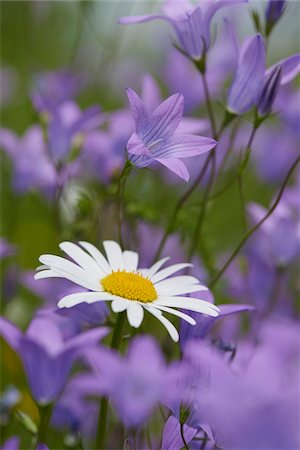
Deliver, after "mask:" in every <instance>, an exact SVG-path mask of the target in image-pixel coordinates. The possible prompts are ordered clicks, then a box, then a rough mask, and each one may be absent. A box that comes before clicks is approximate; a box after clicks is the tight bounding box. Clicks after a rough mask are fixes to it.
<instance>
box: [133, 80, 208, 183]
mask: <svg viewBox="0 0 300 450" xmlns="http://www.w3.org/2000/svg"><path fill="white" fill-rule="evenodd" d="M127 95H128V99H129V103H130V107H131V111H132V115H133V118H134V121H135V127H136V132H135V133H133V134H132V136H131V137H130V139H129V141H128V143H127V146H126V148H127V151H128V153H129V154H130V160H131V161H132V162H133V163H134V164H135V165H136V166H138V167H147V166H150V165H153V164H154V163H157V162H158V163H160V164H162V165H164V166H165V167H167V168H168V169H170V170H171V171H172V172H174V173H176V174H177V175H178V176H179V177H181V178H183V179H184V180H185V181H188V179H189V174H188V171H187V168H186V166H185V165H184V163H183V162H182V161H181V159H180V158H188V157H192V156H196V155H201V154H203V153H206V152H208V151H209V150H211V149H212V148H213V147H214V146H215V145H216V141H215V140H213V139H211V138H206V137H202V136H196V135H192V134H180V133H178V134H176V130H177V128H178V125H179V123H180V121H181V118H182V114H183V97H182V95H179V94H175V95H172V96H171V97H169V98H168V99H167V100H165V101H164V102H163V103H161V104H160V105H159V106H158V107H157V108H156V109H155V111H154V112H153V113H152V114H151V115H150V116H149V115H148V113H147V111H146V108H145V105H144V103H143V102H142V100H141V99H140V97H139V96H138V95H137V94H136V93H135V92H134V91H133V90H132V89H128V90H127Z"/></svg>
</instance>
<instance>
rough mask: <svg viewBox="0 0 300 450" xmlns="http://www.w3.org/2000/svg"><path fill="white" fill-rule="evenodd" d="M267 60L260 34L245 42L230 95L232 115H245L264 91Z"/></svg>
mask: <svg viewBox="0 0 300 450" xmlns="http://www.w3.org/2000/svg"><path fill="white" fill-rule="evenodd" d="M265 58H266V56H265V46H264V41H263V38H262V36H261V35H260V34H257V35H255V36H254V37H252V38H250V39H247V40H246V41H245V42H244V44H243V46H242V48H241V51H240V54H239V58H238V64H237V71H236V75H235V77H234V80H233V83H232V86H231V88H230V91H229V94H228V100H227V108H228V110H229V111H230V112H231V113H233V114H244V113H245V112H247V111H248V110H249V109H250V108H252V106H253V105H254V104H255V103H256V101H257V98H259V96H260V93H261V91H262V89H263V84H264V77H265Z"/></svg>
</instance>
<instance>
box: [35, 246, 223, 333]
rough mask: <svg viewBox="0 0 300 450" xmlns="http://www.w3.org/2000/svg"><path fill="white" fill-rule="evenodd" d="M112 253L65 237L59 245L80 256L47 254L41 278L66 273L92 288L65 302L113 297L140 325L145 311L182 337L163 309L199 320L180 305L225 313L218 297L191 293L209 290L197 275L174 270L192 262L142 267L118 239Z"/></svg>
mask: <svg viewBox="0 0 300 450" xmlns="http://www.w3.org/2000/svg"><path fill="white" fill-rule="evenodd" d="M103 246H104V250H105V253H106V257H105V256H104V255H103V254H102V253H101V252H100V251H99V250H98V249H97V248H96V247H95V246H94V245H92V244H90V243H88V242H79V245H76V244H73V243H72V242H62V243H61V244H60V245H59V247H60V249H61V250H63V251H64V252H65V253H66V254H67V255H68V256H69V257H70V258H71V259H73V261H74V262H71V261H69V260H68V259H65V258H62V257H60V256H55V255H48V254H47V255H42V256H41V257H40V258H39V261H40V262H41V263H42V264H43V266H41V267H39V268H38V271H37V273H36V274H35V279H36V280H38V279H42V278H52V277H59V278H66V279H67V280H70V281H72V282H73V283H75V284H77V285H79V286H82V287H83V288H85V289H88V290H89V291H88V292H86V291H85V292H79V293H73V294H70V295H67V296H65V297H63V298H62V299H61V300H60V301H59V302H58V307H59V308H71V307H72V306H75V305H78V304H80V303H83V302H86V303H94V302H99V301H110V302H111V308H112V310H113V311H114V312H115V313H117V312H122V311H126V313H127V318H128V322H129V324H130V325H131V326H132V327H135V328H138V327H139V326H140V325H141V323H142V321H143V318H144V311H147V312H148V313H150V314H152V315H153V316H154V317H156V318H157V319H158V320H159V321H160V322H161V323H162V324H163V325H164V326H165V328H166V329H167V331H168V332H169V334H170V336H171V338H172V339H173V340H174V341H175V342H177V341H178V340H179V334H178V332H177V330H176V328H175V327H174V325H173V324H172V323H171V322H170V321H169V319H167V318H166V317H165V316H164V315H163V313H169V314H173V315H175V316H178V317H180V318H181V319H183V320H185V321H187V322H188V323H190V324H191V325H195V324H196V321H195V319H193V318H192V317H190V316H189V315H187V314H186V313H183V312H182V311H179V310H177V309H176V308H180V309H184V310H190V311H195V312H200V313H203V314H207V315H209V316H212V317H217V316H218V315H219V309H218V308H217V307H216V306H215V305H214V304H212V303H209V302H207V301H205V300H201V299H199V298H193V297H190V296H189V295H190V294H192V293H193V292H200V291H207V288H206V287H205V286H203V285H202V284H200V282H199V280H198V279H197V278H195V277H193V276H189V275H181V276H173V277H171V275H173V274H175V273H176V272H178V271H180V270H182V269H185V268H187V267H189V266H191V264H188V263H182V264H174V265H171V266H169V267H166V268H164V269H163V268H162V266H163V265H164V264H165V262H166V261H167V260H168V259H169V258H163V259H161V260H159V261H157V262H156V263H155V264H153V265H152V266H151V267H150V268H149V269H145V268H139V266H138V264H139V255H138V253H136V252H133V251H128V250H125V251H122V249H121V247H120V246H119V244H118V243H117V242H114V241H104V242H103Z"/></svg>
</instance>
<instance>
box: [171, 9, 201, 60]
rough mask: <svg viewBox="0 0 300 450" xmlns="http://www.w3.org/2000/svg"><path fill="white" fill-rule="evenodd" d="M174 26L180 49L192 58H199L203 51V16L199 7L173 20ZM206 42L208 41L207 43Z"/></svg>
mask: <svg viewBox="0 0 300 450" xmlns="http://www.w3.org/2000/svg"><path fill="white" fill-rule="evenodd" d="M174 27H175V30H176V34H177V39H178V41H179V44H180V46H181V47H182V50H184V52H185V53H187V54H188V55H189V56H190V57H191V58H193V59H196V60H197V59H200V58H201V56H202V53H203V31H204V25H203V18H202V12H201V9H200V7H197V8H195V9H194V11H193V12H192V13H190V14H188V13H187V14H186V16H185V17H182V18H180V19H178V20H176V21H174ZM207 44H208V43H207Z"/></svg>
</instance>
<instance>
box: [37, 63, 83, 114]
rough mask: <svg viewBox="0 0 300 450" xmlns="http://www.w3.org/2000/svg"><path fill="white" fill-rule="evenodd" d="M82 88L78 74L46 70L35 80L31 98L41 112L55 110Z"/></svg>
mask: <svg viewBox="0 0 300 450" xmlns="http://www.w3.org/2000/svg"><path fill="white" fill-rule="evenodd" d="M81 88H82V80H81V79H80V77H79V76H78V75H75V74H73V73H71V72H68V71H66V70H65V71H64V70H61V71H57V72H44V73H40V74H38V75H36V76H35V77H34V80H33V89H32V93H31V99H32V102H33V104H34V107H35V108H36V109H37V111H39V112H41V113H42V112H53V111H54V110H55V109H56V108H57V107H58V106H59V105H61V104H62V103H63V102H65V101H66V100H70V99H72V98H74V96H75V95H76V94H78V92H79V91H80V90H81Z"/></svg>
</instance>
